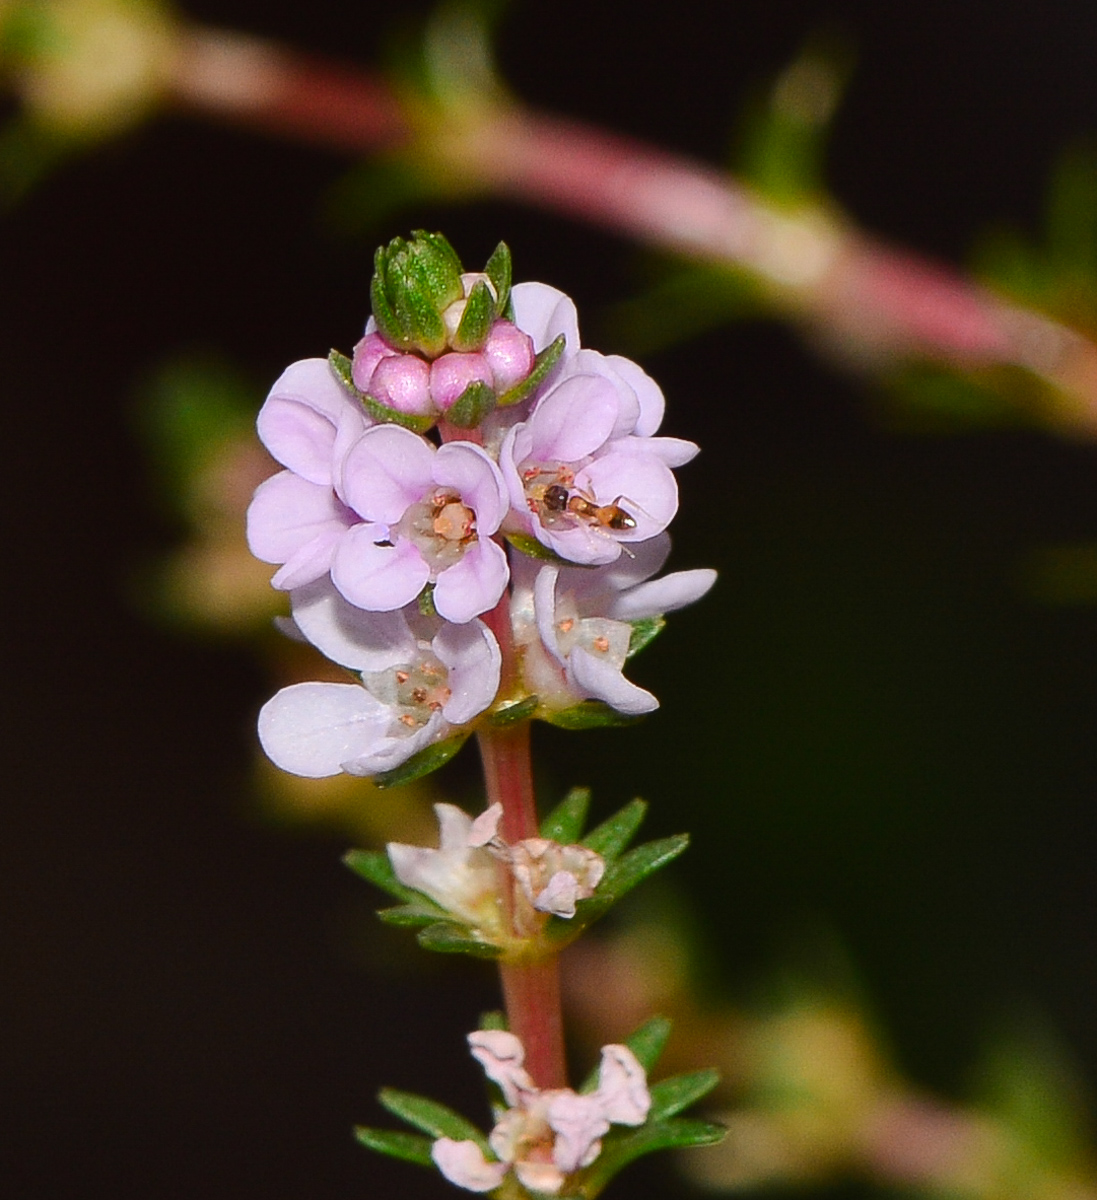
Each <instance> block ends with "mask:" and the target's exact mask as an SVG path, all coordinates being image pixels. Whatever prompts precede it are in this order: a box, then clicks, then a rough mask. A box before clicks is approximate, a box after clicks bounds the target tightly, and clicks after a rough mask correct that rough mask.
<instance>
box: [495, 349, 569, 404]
mask: <svg viewBox="0 0 1097 1200" xmlns="http://www.w3.org/2000/svg"><path fill="white" fill-rule="evenodd" d="M564 342H565V338H564V335H563V334H560V336H559V337H558V338H557V339H556V340H555V341H554V342H552V343H550V344H549V345H548V346H546V347H545V348H544V350H542V351H541V353H540V354H538V355H537V357H536V358H535V359H534V360H533V370H532V371H530V373H529V374H528V375H527V376H526V377H525V379H523V380H522V382H521V383H517V384H515V385H514V387H512V388H511V389H510V391H509V392H504V393H503V394H502V395H501V396H500V397H499V407H500V408H509V407H510V405H512V404H519V403H521V401H523V400H525V399H527V398H528V397H530V396H532V395H533V393H534V392H535V391H537V389H538V388H539V387H540V386H541V384H542V383H544V382H545V380H546V379H547V378H548V377H549V374H550V372H551V371H552V368H553V367H555V366H556V364H557V362H558V361H559V359H560V355H561V354H563V353H564Z"/></svg>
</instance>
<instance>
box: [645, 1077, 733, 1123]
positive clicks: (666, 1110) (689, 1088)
mask: <svg viewBox="0 0 1097 1200" xmlns="http://www.w3.org/2000/svg"><path fill="white" fill-rule="evenodd" d="M719 1082H720V1072H719V1071H717V1070H716V1069H715V1068H713V1067H704V1068H703V1069H702V1070H700V1071H690V1072H689V1073H688V1074H685V1075H672V1076H671V1077H670V1079H660V1080H659V1082H658V1083H656V1084H653V1085H652V1088H651V1112H650V1113H649V1114H648V1120H649V1121H661V1120H662V1119H663V1118H664V1117H673V1116H674V1114H675V1113H680V1112H681V1111H682V1109H683V1108H689V1106H690V1105H691V1104H694V1103H695V1102H696V1101H698V1100H700V1099H701V1097H702V1096H707V1095H708V1094H709V1092H711V1091H712V1089H713V1088H714V1087H715V1086H716V1085H717V1084H718V1083H719Z"/></svg>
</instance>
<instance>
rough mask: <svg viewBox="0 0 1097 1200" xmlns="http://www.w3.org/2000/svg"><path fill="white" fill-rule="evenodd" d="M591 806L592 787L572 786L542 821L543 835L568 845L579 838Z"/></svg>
mask: <svg viewBox="0 0 1097 1200" xmlns="http://www.w3.org/2000/svg"><path fill="white" fill-rule="evenodd" d="M589 808H590V788H582V787H577V788H572V789H571V791H570V792H568V794H567V795H566V796H565V797H564V798H563V800H561V801H560V803H559V804H557V806H556V807H555V808H554V809H553V810H552V811H551V812H550V813H549V814H548V815H547V816H546V817H545V819H544V820H543V821H542V822H541V836H542V837H544V838H551V839H552V841H554V842H559V843H560V844H561V845H564V846H567V845H571V844H572V843H574V842H577V841H578V840H579V836H580V834H581V833H582V832H583V825H584V824H585V823H586V819H587V811H588V809H589Z"/></svg>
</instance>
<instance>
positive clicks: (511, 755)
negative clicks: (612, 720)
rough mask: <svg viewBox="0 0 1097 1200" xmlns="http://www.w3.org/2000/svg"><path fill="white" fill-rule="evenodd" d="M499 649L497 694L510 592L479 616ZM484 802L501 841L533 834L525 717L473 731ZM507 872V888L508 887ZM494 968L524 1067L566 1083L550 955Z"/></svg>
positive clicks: (507, 663)
mask: <svg viewBox="0 0 1097 1200" xmlns="http://www.w3.org/2000/svg"><path fill="white" fill-rule="evenodd" d="M484 621H485V623H486V624H487V625H488V626H489V627H490V629H491V630H492V632H493V633H494V634H495V637H496V640H497V641H498V642H499V648H500V650H501V651H502V653H503V677H502V681H501V694H502V695H504V696H505V695H508V694H509V692H510V690H511V688H512V686H513V684H514V676H515V673H516V671H517V663H516V660H515V653H514V639H513V637H512V636H511V629H510V597H509V596H507V595H504V596H503V598H502V600H500V602H499V604H498V605H497V606H496V608H495V609H493V610H492V612H490V613H487V614H486V615H485V617H484ZM477 738H478V740H479V743H480V757H481V759H482V761H483V764H484V783H485V785H486V787H487V796H488V803H489V804H496V803H498V804H501V805H502V806H503V819H502V822H501V830H500V832H501V833H502V835H503V838H504V840H505V841H507V842H517V841H521V840H522V839H523V838H528V837H536V836H537V805H536V801H535V799H534V795H533V773H532V770H531V765H530V727H529V722H528V721H520V722H518V723H517V724H516V725H512V726H503V727H500V728H495V729H492V728H490V727H489V728H486V729H484V730H482V731H481V732H480V733H479V734H477ZM510 883H511V880H510V876H509V873H508V874H507V885H508V886H507V888H506V889H505V890H504V894H505V895H507V896H508V897H509V896H510V895H511V892H510ZM499 973H500V976H501V978H502V984H503V1001H504V1004H505V1006H506V1010H507V1022H508V1024H509V1026H510V1031H511V1033H513V1034H514V1035H515V1036H516V1037H517V1038H518V1039H519V1040H520V1041H521V1043H522V1045H523V1046H524V1047H525V1051H526V1064H525V1065H526V1070H527V1071H529V1073H530V1075H531V1077H532V1078H533V1082H534V1083H535V1084H536V1085H537V1086H538V1087H540V1088H559V1087H566V1086H567V1066H566V1063H565V1060H564V1022H563V1013H562V1011H561V1007H560V969H559V960H558V958H557V957H556V956H555V955H551V956H549V957H548V958H543V959H539V960H537V961H534V962H530V963H502V964H500V967H499Z"/></svg>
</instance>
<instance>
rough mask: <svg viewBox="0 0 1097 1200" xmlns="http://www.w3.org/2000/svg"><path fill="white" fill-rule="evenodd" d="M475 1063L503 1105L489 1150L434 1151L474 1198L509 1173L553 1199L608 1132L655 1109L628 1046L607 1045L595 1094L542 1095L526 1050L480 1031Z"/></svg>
mask: <svg viewBox="0 0 1097 1200" xmlns="http://www.w3.org/2000/svg"><path fill="white" fill-rule="evenodd" d="M468 1040H469V1046H470V1047H471V1048H472V1054H473V1057H474V1058H476V1060H477V1061H478V1062H479V1063H480V1064H481V1065H482V1066H483V1068H484V1073H485V1074H486V1075H487V1077H488V1079H490V1080H491V1081H492V1082H493V1083H495V1084H497V1085H498V1087H499V1090H500V1091H501V1092H502V1095H503V1100H504V1101H505V1103H506V1108H505V1110H504V1111H503V1112H502V1113H501V1114H500V1115H499V1117H498V1119H497V1120H496V1122H495V1127H494V1128H493V1129H492V1131H491V1133H490V1134H489V1136H488V1145H489V1146H490V1148H491V1151H492V1153H493V1154H494V1156H495V1158H494V1160H493V1159H489V1158H488V1157H487V1156H486V1155H485V1154H484V1152H483V1150H482V1149H481V1148H480V1147H479V1146H478V1145H477V1144H476V1142H474V1141H455V1140H454V1139H452V1138H446V1137H443V1138H438V1139H437V1140H436V1141H435V1143H434V1146H433V1149H432V1151H431V1154H432V1157H433V1159H434V1162H435V1164H436V1165H437V1167H438V1169H439V1170H440V1171H441V1172H442V1174H443V1175H444V1176H445V1177H446V1178H447V1179H448V1180H449V1181H450V1182H451V1183H455V1184H457V1186H458V1187H463V1188H466V1189H468V1190H469V1191H471V1192H490V1191H493V1190H494V1189H495V1188H497V1187H498V1186H499V1185H500V1184H501V1183H502V1182H503V1180H504V1179H505V1178H506V1176H507V1174H508V1173H509V1172H510V1171H513V1172H514V1174H515V1175H516V1176H517V1178H518V1181H519V1182H520V1183H521V1184H522V1185H523V1187H526V1188H529V1189H530V1190H531V1191H534V1192H543V1193H547V1194H549V1195H556V1194H557V1193H558V1192H559V1191H560V1190H561V1188H562V1187H563V1186H564V1181H565V1180H566V1178H567V1177H568V1176H569V1175H571V1174H572V1173H573V1172H575V1171H578V1170H581V1169H582V1168H583V1167H589V1166H590V1165H591V1163H593V1162H594V1160H595V1159H596V1158H597V1157H598V1154H599V1152H600V1151H601V1149H602V1142H601V1139H602V1137H603V1136H604V1135H605V1134H606V1133H608V1132H609V1127H610V1125H633V1126H635V1125H642V1124H643V1123H644V1121H645V1120H646V1119H647V1115H648V1111H649V1109H650V1108H651V1097H650V1095H649V1094H648V1088H647V1080H646V1077H645V1073H644V1068H643V1067H642V1066H641V1065H640V1063H639V1062H638V1061H637V1059H636V1056H635V1055H634V1054H633V1053H632V1051H631V1050H630V1049H629V1048H628V1047H627V1046H623V1045H613V1046H603V1047H602V1065H601V1067H600V1068H599V1072H598V1087H597V1088H596V1089H595V1090H594V1091H592V1092H588V1093H585V1094H580V1093H577V1092H573V1091H572V1090H571V1089H570V1088H552V1089H545V1090H541V1089H539V1088H537V1087H535V1086H534V1084H533V1081H532V1080H531V1079H530V1077H529V1075H528V1073H527V1072H526V1069H525V1067H524V1065H523V1063H524V1060H525V1053H524V1050H523V1048H522V1043H521V1042H520V1041H519V1040H518V1038H516V1037H515V1036H514V1035H513V1034H512V1033H506V1032H503V1031H501V1030H489V1029H479V1030H477V1031H476V1032H475V1033H471V1034H469V1039H468Z"/></svg>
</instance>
